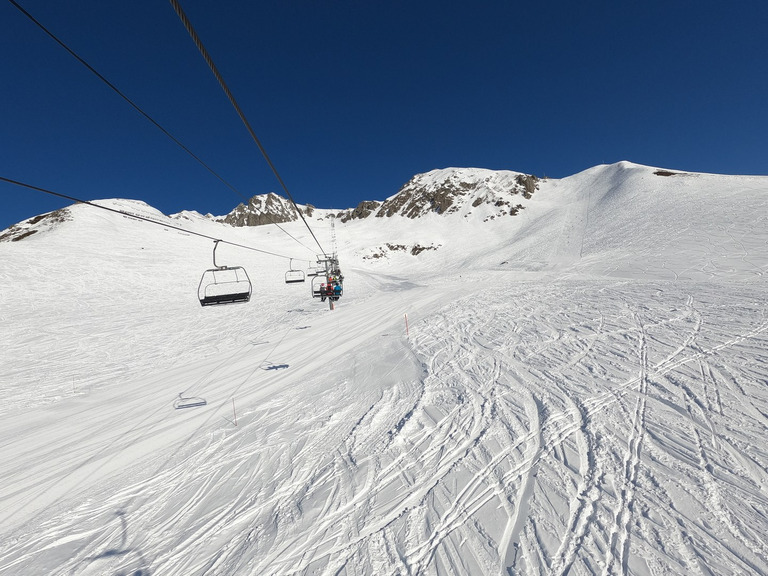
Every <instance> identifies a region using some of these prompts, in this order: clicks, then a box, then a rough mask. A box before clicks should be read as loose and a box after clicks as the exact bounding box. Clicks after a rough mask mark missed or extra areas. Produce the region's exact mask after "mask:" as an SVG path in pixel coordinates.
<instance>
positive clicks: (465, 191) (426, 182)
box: [376, 168, 539, 220]
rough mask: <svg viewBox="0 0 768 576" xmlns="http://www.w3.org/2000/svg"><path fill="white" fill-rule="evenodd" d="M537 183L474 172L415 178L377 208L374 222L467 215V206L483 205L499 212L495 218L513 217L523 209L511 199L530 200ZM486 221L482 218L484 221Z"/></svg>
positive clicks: (452, 170) (462, 170)
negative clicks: (393, 217) (379, 219)
mask: <svg viewBox="0 0 768 576" xmlns="http://www.w3.org/2000/svg"><path fill="white" fill-rule="evenodd" d="M538 187H539V179H538V178H537V177H536V176H533V175H530V174H521V173H519V172H511V171H493V170H483V169H477V168H448V169H445V170H433V171H432V172H427V173H426V174H418V175H416V176H414V177H413V178H412V179H411V180H410V181H409V182H408V183H406V184H405V185H404V186H403V187H402V188H401V189H400V191H399V192H398V193H397V194H396V195H394V196H392V197H391V198H388V199H387V200H386V201H385V202H384V203H382V204H381V206H380V207H379V209H378V211H377V212H376V217H377V218H382V217H391V216H394V215H395V214H399V215H401V216H405V217H406V218H419V217H420V216H424V215H426V214H430V213H432V214H441V215H442V214H454V213H459V212H460V213H463V215H464V216H465V217H466V216H468V215H469V214H470V212H469V211H468V209H469V206H471V207H472V208H478V207H479V206H482V205H484V204H487V205H489V206H493V207H494V208H499V209H500V210H498V211H496V215H498V216H503V215H512V216H514V215H515V214H517V213H518V212H519V210H520V209H522V208H523V205H522V204H520V203H519V202H515V203H514V204H513V203H512V197H513V196H515V195H518V194H520V195H522V196H523V197H524V198H525V199H530V198H531V196H532V195H533V193H534V192H535V191H536V190H538ZM487 219H488V218H487V217H486V220H487Z"/></svg>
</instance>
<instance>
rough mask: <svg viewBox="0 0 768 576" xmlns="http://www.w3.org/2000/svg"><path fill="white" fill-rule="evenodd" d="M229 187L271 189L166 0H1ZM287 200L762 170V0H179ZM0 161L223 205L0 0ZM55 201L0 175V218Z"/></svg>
mask: <svg viewBox="0 0 768 576" xmlns="http://www.w3.org/2000/svg"><path fill="white" fill-rule="evenodd" d="M17 1H18V3H19V4H20V5H21V6H23V7H24V8H25V9H26V10H28V11H29V12H30V13H31V14H32V15H33V16H34V17H36V18H37V19H38V20H39V21H40V22H41V23H42V24H44V25H45V26H46V27H48V28H49V30H50V31H51V32H52V33H54V34H56V35H57V36H58V37H59V38H60V39H61V40H62V41H64V42H65V43H67V44H68V45H69V46H70V47H71V48H72V49H73V50H74V51H75V52H77V53H78V54H79V55H80V56H81V57H82V58H83V59H85V60H86V61H87V62H88V63H90V64H91V65H92V66H93V67H94V68H95V69H96V70H98V71H99V72H100V73H101V74H102V75H104V76H105V77H106V78H107V79H109V80H110V81H111V82H112V83H114V84H115V85H116V86H117V87H118V88H119V89H120V90H122V91H123V92H124V93H125V94H126V95H127V96H128V97H130V98H131V99H132V100H134V101H135V102H136V103H137V104H138V105H139V106H141V107H142V108H143V109H144V110H145V111H146V112H147V113H148V114H149V115H151V116H152V117H153V118H154V119H155V120H156V121H158V122H159V123H160V124H161V125H163V126H164V127H165V128H166V129H167V130H168V131H170V132H171V133H173V134H174V135H175V136H176V137H177V138H178V139H179V140H181V141H182V142H183V143H184V144H185V145H186V146H187V147H188V148H190V149H191V150H192V151H193V152H194V153H195V154H197V155H198V156H199V157H200V158H202V159H203V160H204V161H205V162H206V163H207V164H209V165H210V166H211V167H212V168H213V169H214V170H215V171H216V172H218V173H219V174H220V175H221V176H222V177H223V178H225V179H226V180H227V181H228V182H230V183H231V184H232V185H233V186H234V187H235V188H237V189H238V190H239V191H240V193H242V194H243V195H244V196H247V197H250V196H251V195H254V194H261V193H266V192H270V191H275V192H278V193H279V192H280V189H279V184H278V182H277V181H276V180H275V178H274V176H273V175H272V173H271V171H270V170H269V167H268V166H267V164H266V162H265V161H264V160H263V158H262V156H261V155H260V153H259V151H258V149H257V147H256V145H255V144H254V143H253V142H252V141H251V140H250V137H249V136H248V134H247V132H246V130H245V128H244V127H243V126H242V124H241V123H240V120H239V119H238V117H237V115H236V113H235V111H234V110H233V108H232V107H231V106H230V104H229V102H228V101H227V99H226V97H225V95H224V93H223V92H222V91H221V89H220V88H219V86H218V84H217V83H216V81H215V79H214V77H213V75H212V74H211V73H210V71H209V70H208V68H207V66H206V64H205V62H204V61H203V59H202V57H201V56H200V54H199V53H198V51H197V49H196V48H195V46H194V44H193V43H192V41H191V40H190V38H189V36H188V35H187V32H186V30H185V29H184V28H183V26H182V24H181V22H180V21H179V19H178V17H177V16H176V14H175V12H174V11H173V9H172V7H171V5H170V4H169V3H168V2H163V1H153V2H150V1H148V0H132V1H131V2H112V1H107V2H105V1H104V0H80V1H78V2H58V1H54V0H17ZM181 4H182V6H183V8H184V10H185V11H186V13H187V15H188V16H189V18H190V20H191V22H192V24H193V25H194V26H195V28H196V29H197V32H198V34H199V35H200V37H201V39H202V41H203V42H204V44H205V45H206V47H207V49H208V51H209V52H210V53H211V55H212V57H213V59H214V61H215V62H216V64H217V66H218V68H219V70H220V71H221V73H222V74H223V76H224V78H225V80H226V82H227V83H228V84H229V87H230V88H231V90H232V92H233V94H234V95H235V97H236V98H237V100H238V101H239V103H240V105H241V107H242V109H243V111H244V112H245V114H246V116H247V117H248V119H249V121H250V123H251V125H252V126H253V128H254V130H255V132H256V133H257V135H258V137H259V138H260V140H261V141H262V143H263V144H264V146H265V148H266V150H267V152H268V153H269V155H270V156H271V158H272V160H273V162H274V164H275V166H276V167H277V169H278V171H279V172H280V174H281V176H282V177H283V179H284V181H285V182H286V184H287V186H288V189H289V190H290V191H291V193H292V194H293V196H294V198H295V199H296V201H297V202H299V203H310V204H314V205H315V206H318V207H321V208H351V207H354V206H355V205H357V204H358V203H359V202H360V201H362V200H383V199H384V198H386V197H387V196H390V195H392V194H394V193H396V192H397V190H398V189H399V187H400V186H401V185H402V184H404V183H405V182H406V181H408V180H409V179H410V178H411V176H413V175H414V174H416V173H420V172H426V171H429V170H432V169H435V168H444V167H448V166H472V167H481V168H491V169H508V170H517V171H521V172H527V173H533V174H537V175H539V176H543V175H546V176H550V177H563V176H568V175H571V174H574V173H576V172H579V171H581V170H584V169H586V168H589V167H591V166H594V165H596V164H601V163H610V162H616V161H619V160H630V161H633V162H637V163H641V164H648V165H653V166H662V167H666V168H673V169H680V170H691V171H700V172H714V173H723V174H768V112H767V111H766V110H767V109H768V32H767V30H768V3H766V2H765V0H745V1H741V2H722V1H719V2H713V1H711V0H686V1H675V0H669V1H664V2H662V1H655V0H654V1H650V2H608V1H601V2H595V1H586V2H571V1H563V0H558V1H549V2H547V1H542V2H513V1H501V0H496V1H483V0H476V1H473V2H455V1H450V0H441V1H435V0H429V1H418V0H387V1H372V0H365V1H360V0H355V1H353V0H280V1H270V2H266V1H264V2H262V1H253V0H248V1H246V0H227V1H225V2H211V1H210V0H207V1H203V0H182V2H181ZM0 49H1V50H2V56H0V77H2V79H3V80H2V88H0V107H1V109H2V123H0V130H1V132H0V176H4V177H6V178H12V179H15V180H20V181H23V182H26V183H28V184H32V185H35V186H40V187H43V188H48V189H50V190H53V191H55V192H60V193H62V194H67V195H71V196H75V197H80V198H83V199H87V200H91V199H97V198H110V197H126V198H136V199H140V200H144V201H146V202H147V203H149V204H151V205H153V206H155V207H156V208H158V209H160V210H162V211H163V212H165V213H172V212H177V211H180V210H184V209H189V210H198V211H200V212H203V213H206V212H211V213H214V214H224V213H227V212H229V211H230V210H231V209H233V208H234V207H235V206H236V205H237V204H238V203H239V202H241V200H242V199H241V197H240V196H239V195H237V194H236V193H234V192H233V191H232V190H230V189H229V188H227V187H226V186H224V185H223V184H222V183H221V182H219V181H218V180H217V179H215V178H214V177H213V176H211V175H210V173H209V172H207V171H206V170H205V169H204V168H202V167H201V166H200V165H199V164H197V163H196V162H195V161H194V160H192V159H191V158H190V157H189V156H188V155H187V154H186V153H185V152H183V151H182V150H181V149H180V148H178V147H177V146H176V145H175V144H174V143H173V142H172V141H170V140H169V139H168V138H167V137H166V136H164V135H163V134H162V133H161V132H160V131H159V130H157V128H155V127H154V126H152V125H151V124H150V123H149V122H148V121H147V120H146V119H144V118H143V117H141V116H140V115H139V114H138V113H137V112H136V111H135V110H133V109H132V108H131V107H130V106H129V105H128V104H127V103H125V102H124V101H123V100H121V99H120V98H119V97H118V96H117V95H116V94H115V93H114V92H112V91H111V90H110V89H109V88H108V87H107V86H106V85H104V84H103V83H101V82H100V81H99V80H98V79H97V78H96V77H95V76H94V75H92V74H91V73H90V72H89V71H88V70H87V69H86V68H84V67H83V66H82V65H81V64H80V63H78V62H77V61H76V60H75V59H74V58H72V57H71V56H70V55H69V54H68V53H67V52H66V51H65V50H64V49H62V48H61V47H60V46H59V45H57V44H56V43H55V42H54V41H53V40H52V39H51V38H49V37H48V36H46V35H45V34H44V33H43V32H42V31H41V30H40V29H39V28H37V27H36V26H35V25H34V24H33V23H32V22H31V21H29V20H28V19H27V18H26V17H25V16H24V15H23V14H21V13H20V12H19V11H18V10H17V9H16V8H15V7H14V6H13V5H12V4H11V3H10V2H7V0H0ZM66 204H68V202H65V201H59V200H57V199H54V198H51V197H49V196H47V195H44V194H41V193H39V192H33V191H29V190H25V189H22V188H18V187H15V186H12V185H10V184H5V183H0V229H1V228H4V227H6V226H8V225H10V224H12V223H14V222H17V221H19V220H22V219H24V218H28V217H31V216H34V215H36V214H40V213H43V212H47V211H49V210H53V209H55V208H58V207H60V206H63V205H66Z"/></svg>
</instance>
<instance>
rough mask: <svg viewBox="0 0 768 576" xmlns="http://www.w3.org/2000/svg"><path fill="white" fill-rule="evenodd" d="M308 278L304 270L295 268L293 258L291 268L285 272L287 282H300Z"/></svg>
mask: <svg viewBox="0 0 768 576" xmlns="http://www.w3.org/2000/svg"><path fill="white" fill-rule="evenodd" d="M305 280H306V275H305V274H304V270H296V269H294V268H293V259H291V263H290V270H288V272H286V273H285V283H286V284H298V283H300V282H304V281H305Z"/></svg>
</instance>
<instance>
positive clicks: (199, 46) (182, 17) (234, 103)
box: [170, 0, 325, 254]
mask: <svg viewBox="0 0 768 576" xmlns="http://www.w3.org/2000/svg"><path fill="white" fill-rule="evenodd" d="M170 3H171V6H173V9H174V10H175V11H176V14H177V15H178V17H179V19H180V20H181V22H182V24H184V27H185V28H186V29H187V32H188V33H189V35H190V37H191V38H192V41H193V42H194V43H195V46H197V49H198V50H199V51H200V54H201V55H202V56H203V59H204V60H205V62H206V64H208V68H210V69H211V72H212V73H213V75H214V76H215V77H216V80H217V81H218V82H219V86H221V89H222V90H223V91H224V94H226V96H227V98H228V99H229V102H230V103H231V104H232V106H233V107H234V109H235V111H236V112H237V115H238V116H239V117H240V120H241V121H242V122H243V125H244V126H245V128H246V130H248V133H249V134H250V135H251V138H252V139H253V141H254V142H255V143H256V146H258V148H259V150H260V151H261V155H262V156H264V159H265V160H266V161H267V164H268V165H269V167H270V169H271V170H272V173H273V174H274V175H275V178H277V181H278V182H279V183H280V186H281V187H282V189H283V190H284V191H285V193H286V194H287V195H288V198H289V199H290V201H291V203H292V204H293V207H294V209H295V210H296V212H297V213H298V214H299V217H301V220H302V221H303V222H304V225H305V226H306V227H307V230H309V233H310V234H311V235H312V238H314V240H315V242H316V243H317V245H318V247H319V248H320V251H321V252H322V253H323V254H325V250H323V247H322V246H321V245H320V241H319V240H318V239H317V236H315V233H314V232H313V231H312V228H310V226H309V223H308V222H307V220H306V218H304V214H302V212H301V210H299V207H298V206H297V205H296V201H295V200H294V199H293V195H292V194H291V193H290V192H289V191H288V187H287V186H286V185H285V182H284V181H283V179H282V178H281V177H280V174H279V173H278V171H277V168H276V167H275V165H274V164H273V163H272V160H271V159H270V158H269V155H268V154H267V151H266V149H265V148H264V146H263V145H262V143H261V141H260V140H259V138H258V137H257V136H256V133H255V132H254V131H253V128H251V125H250V123H249V122H248V119H247V118H246V117H245V114H244V113H243V111H242V109H241V108H240V105H239V104H238V103H237V101H236V100H235V97H234V96H233V95H232V92H231V91H230V89H229V87H228V86H227V84H226V82H224V78H223V77H222V75H221V74H220V73H219V70H218V68H216V64H214V62H213V59H212V58H211V55H210V54H209V53H208V50H206V49H205V46H203V42H202V41H201V40H200V37H199V36H198V35H197V32H195V29H194V28H193V27H192V23H191V22H190V21H189V18H187V15H186V14H185V13H184V10H182V8H181V5H180V4H179V2H178V0H170Z"/></svg>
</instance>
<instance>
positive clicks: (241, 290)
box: [197, 266, 252, 306]
mask: <svg viewBox="0 0 768 576" xmlns="http://www.w3.org/2000/svg"><path fill="white" fill-rule="evenodd" d="M251 292H252V286H251V280H250V278H248V273H247V272H246V271H245V268H243V267H241V266H234V267H231V268H224V267H222V268H212V269H210V270H206V271H205V272H204V273H203V277H202V278H201V279H200V285H199V286H198V289H197V296H198V298H199V300H200V305H201V306H212V305H216V304H234V303H237V302H248V301H249V300H250V299H251Z"/></svg>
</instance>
